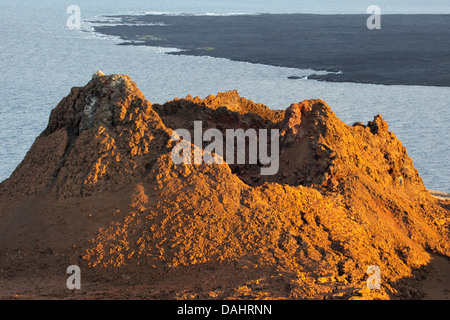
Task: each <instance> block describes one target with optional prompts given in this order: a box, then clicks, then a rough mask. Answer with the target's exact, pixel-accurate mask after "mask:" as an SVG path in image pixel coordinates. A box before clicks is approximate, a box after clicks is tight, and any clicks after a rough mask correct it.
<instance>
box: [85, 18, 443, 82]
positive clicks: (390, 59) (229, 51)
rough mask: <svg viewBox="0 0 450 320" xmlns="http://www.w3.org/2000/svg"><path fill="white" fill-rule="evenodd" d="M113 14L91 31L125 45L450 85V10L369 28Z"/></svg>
mask: <svg viewBox="0 0 450 320" xmlns="http://www.w3.org/2000/svg"><path fill="white" fill-rule="evenodd" d="M108 17H109V18H111V19H112V20H111V21H110V22H107V21H106V22H105V21H104V22H100V21H91V23H92V24H93V27H92V28H93V30H94V32H96V33H99V34H102V35H107V36H115V37H118V38H120V39H121V40H122V42H121V43H119V45H131V46H156V47H164V48H178V49H179V50H180V51H177V52H169V53H168V54H171V55H193V56H210V57H214V58H226V59H230V60H232V61H243V62H250V63H258V64H265V65H271V66H277V67H288V68H297V69H312V70H316V71H321V72H320V73H322V71H326V72H328V73H327V74H320V73H318V72H316V73H313V74H311V75H309V76H308V79H314V80H321V81H328V82H353V83H370V84H382V85H419V86H437V87H446V86H450V78H449V74H450V72H449V70H448V67H446V64H445V61H448V57H449V56H450V43H449V42H448V41H447V39H448V38H449V37H450V30H449V29H448V28H447V27H446V26H447V23H448V18H449V15H386V16H383V25H382V29H380V30H368V29H367V27H366V20H367V15H314V14H258V15H217V16H214V15H155V14H152V15H115V16H108ZM261 30H262V31H261ZM243 43H244V44H245V45H242V44H243ZM374 48H376V50H375V49H374ZM405 48H407V49H408V50H407V51H405ZM442 63H444V64H442Z"/></svg>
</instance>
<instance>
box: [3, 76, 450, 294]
mask: <svg viewBox="0 0 450 320" xmlns="http://www.w3.org/2000/svg"><path fill="white" fill-rule="evenodd" d="M194 121H202V123H203V130H207V129H210V128H215V129H218V130H220V131H221V132H222V133H223V134H225V130H226V129H237V128H242V129H244V130H245V129H249V128H254V129H278V130H279V132H280V166H279V171H278V173H277V174H275V175H272V176H261V175H260V167H261V164H235V165H229V164H226V163H225V164H214V165H207V164H201V165H175V164H174V163H173V162H172V160H171V156H170V155H171V150H172V147H173V146H174V145H175V143H174V142H173V141H172V140H171V135H172V132H173V130H176V129H178V128H185V129H187V130H189V131H190V132H193V129H194V126H193V123H194ZM197 147H201V148H204V147H205V146H204V145H202V146H197ZM0 199H1V201H2V204H4V205H3V206H2V207H1V208H0V254H1V256H2V259H1V260H0V271H2V274H4V275H5V277H7V278H8V279H13V280H14V279H23V278H24V277H26V274H27V273H28V272H30V270H34V271H33V272H34V274H42V277H48V276H49V275H50V274H55V273H56V274H58V273H61V272H62V273H64V272H65V268H67V266H69V265H71V264H75V265H79V266H80V267H81V269H82V272H83V275H84V278H83V279H86V280H85V281H87V282H88V283H89V286H90V287H89V288H90V289H89V290H90V291H89V293H86V296H85V297H84V298H89V297H92V296H95V292H103V297H104V298H106V297H108V294H109V296H112V297H126V293H127V292H128V293H129V292H133V294H135V293H136V292H138V293H137V294H139V289H136V288H137V287H136V285H140V286H144V287H145V288H146V290H147V291H150V292H153V293H152V294H151V295H150V296H148V298H163V299H172V298H208V299H209V298H216V299H224V298H288V299H289V298H293V299H297V298H307V299H329V298H337V299H342V298H344V299H349V298H382V299H385V298H399V297H400V298H402V297H406V298H408V297H409V298H411V297H420V295H421V292H420V290H418V288H417V287H415V286H413V284H414V282H411V281H410V280H411V279H410V278H414V277H417V275H418V274H419V273H420V272H421V271H422V269H423V268H424V267H425V266H426V265H427V263H429V261H430V253H431V252H433V253H438V254H441V255H446V256H450V241H449V224H450V215H449V211H448V210H446V209H444V208H443V207H442V206H440V205H439V204H438V203H437V202H436V200H435V199H434V198H433V197H432V196H431V195H430V193H429V192H428V191H427V190H426V189H425V187H424V184H423V182H422V180H421V178H420V177H419V174H418V172H417V170H416V169H415V168H414V165H413V162H412V160H411V159H410V158H409V156H408V154H407V151H406V149H405V148H404V147H403V146H402V144H401V142H400V141H399V140H398V139H397V138H396V137H395V135H394V134H393V133H392V132H390V131H389V128H388V125H387V123H386V122H385V121H384V120H383V119H382V117H381V116H376V117H375V118H374V120H373V121H371V122H369V123H368V124H367V125H363V124H360V123H357V124H355V125H353V126H348V125H346V124H345V123H343V122H342V121H340V120H339V119H338V118H337V117H336V115H335V114H334V113H333V112H332V111H331V109H330V107H329V106H328V105H327V104H326V103H325V102H323V101H322V100H308V101H303V102H301V103H298V104H293V105H291V106H290V107H289V108H288V109H286V111H279V110H277V111H276V110H270V109H269V108H268V107H266V106H264V105H261V104H255V103H253V102H252V101H250V100H247V99H245V98H241V97H239V95H238V93H237V92H235V91H233V92H227V93H219V94H218V95H217V96H209V97H207V98H206V99H200V98H198V97H196V98H192V97H190V96H188V97H187V98H186V99H175V100H173V101H171V102H168V103H166V104H164V105H156V104H155V105H152V104H150V103H149V102H148V101H147V100H146V99H145V97H144V96H143V95H142V93H141V92H140V91H139V89H138V88H137V87H136V85H135V84H134V83H133V82H132V81H131V80H130V78H129V77H128V76H122V75H111V76H105V75H102V74H100V73H98V74H96V75H94V77H93V79H92V80H91V81H90V82H89V83H88V84H87V85H86V86H85V87H82V88H73V89H72V90H71V92H70V94H69V95H68V96H67V97H66V98H64V99H63V100H62V101H61V102H60V103H59V104H58V106H57V107H56V108H55V109H54V110H53V111H52V113H51V116H50V120H49V124H48V127H47V128H46V129H45V130H44V132H43V133H42V134H41V135H40V136H39V137H38V138H37V139H36V141H35V143H34V144H33V146H32V147H31V149H30V151H29V152H28V153H27V155H26V157H25V159H24V160H23V161H22V163H21V164H20V165H19V166H18V167H17V169H16V170H15V171H14V173H13V174H12V175H11V177H10V178H9V179H7V180H5V181H4V182H2V183H1V184H0ZM373 265H375V266H378V267H379V268H380V270H381V276H382V278H381V289H380V290H369V289H368V288H367V286H366V280H367V278H368V274H367V268H368V267H369V266H373ZM61 270H62V271H61ZM13 280H11V281H13ZM63 283H64V282H63ZM131 285H133V286H131ZM105 288H107V289H105ZM112 288H116V289H112ZM117 288H120V289H117ZM138 288H141V287H138ZM24 290H25V291H28V292H31V294H33V292H34V291H33V288H28V289H24ZM47 290H48V291H50V292H52V294H51V295H52V296H56V297H58V296H64V293H61V292H59V291H55V289H54V287H51V285H49V288H48V289H47ZM136 290H137V291H136ZM47 295H48V293H47Z"/></svg>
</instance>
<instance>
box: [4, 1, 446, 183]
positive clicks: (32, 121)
mask: <svg viewBox="0 0 450 320" xmlns="http://www.w3.org/2000/svg"><path fill="white" fill-rule="evenodd" d="M377 2H378V5H379V6H380V7H381V9H382V13H383V12H385V13H431V14H432V13H450V1H448V0H445V1H387V0H384V1H377ZM338 3H339V4H338ZM72 4H76V5H78V6H79V7H80V9H81V17H82V19H83V20H84V21H90V20H95V19H96V17H98V16H102V15H105V14H121V13H130V12H136V13H139V12H140V13H143V12H171V13H195V14H205V13H208V14H225V13H287V12H298V13H303V12H304V13H324V14H329V13H363V14H364V13H365V10H366V8H367V7H368V6H369V5H370V4H372V3H371V1H339V2H338V1H315V2H314V3H312V2H311V3H310V2H306V1H294V0H292V1H253V0H252V1H245V2H244V1H235V0H232V1H218V0H216V1H211V0H209V1H206V0H205V1H195V0H191V1H174V0H172V1H151V2H148V1H104V0H102V1H85V0H83V1H75V2H72V1H70V2H69V1H56V0H48V1H43V2H37V3H36V2H35V1H31V0H26V1H17V2H9V1H8V2H7V1H3V0H1V1H0V30H1V36H0V37H1V38H0V39H1V41H0V70H1V72H2V74H1V80H0V98H1V99H0V181H2V180H4V179H6V178H8V177H9V175H10V174H11V173H12V171H13V170H14V169H15V167H16V166H17V165H18V164H19V163H20V161H21V160H22V159H23V157H24V156H25V154H26V152H27V151H28V150H29V148H30V146H31V145H32V143H33V141H34V139H35V138H36V137H37V136H38V135H39V134H40V133H41V132H42V131H43V130H44V129H45V127H46V125H47V122H48V117H49V115H50V111H51V110H52V109H53V108H54V107H55V106H56V105H57V104H58V102H59V101H60V100H61V99H62V98H63V97H64V96H66V95H67V94H68V93H69V92H70V88H71V87H73V86H83V85H85V84H86V83H87V82H88V81H89V80H90V78H91V76H92V74H93V73H95V72H96V71H97V70H98V69H100V70H102V71H103V72H105V73H106V74H110V73H124V74H128V75H130V76H131V78H132V79H133V81H135V82H136V83H137V85H138V87H139V88H140V89H141V90H142V92H143V93H144V94H145V96H146V97H147V99H148V100H150V101H151V102H153V103H163V102H165V101H167V100H172V99H173V98H174V97H184V96H186V95H188V94H192V95H194V96H195V95H198V96H200V97H205V96H207V95H209V94H216V93H217V92H220V91H226V90H233V89H237V90H238V91H239V93H240V94H241V95H242V96H245V97H246V98H249V99H252V100H253V101H255V102H261V103H264V104H266V105H268V106H269V107H271V108H274V109H284V108H286V107H288V106H289V105H290V104H291V103H295V102H299V101H302V100H305V99H311V98H321V99H323V100H325V101H326V102H327V103H328V104H329V105H330V106H331V108H332V110H333V111H334V112H335V113H336V114H337V115H338V116H339V117H340V118H341V119H342V120H343V121H344V122H346V123H348V124H352V123H354V122H356V121H362V122H367V121H370V120H372V119H373V117H374V116H375V115H376V114H382V115H383V118H384V119H385V120H386V121H387V122H388V123H389V125H390V129H391V130H392V131H393V132H394V133H395V134H396V135H397V137H398V138H399V139H401V141H402V142H403V144H404V145H405V146H406V148H407V149H408V153H409V155H410V156H411V157H412V158H413V160H414V163H415V166H416V168H417V169H418V170H419V173H420V174H421V176H422V178H423V179H424V182H425V184H426V186H427V187H428V188H430V189H435V190H440V191H444V192H450V184H449V180H450V168H449V165H448V159H449V158H450V135H449V130H448V123H449V121H450V117H449V115H448V111H449V107H450V88H449V87H420V86H383V85H370V84H354V83H327V82H317V81H313V80H296V81H292V80H288V79H287V77H288V76H295V75H297V76H307V75H308V74H310V73H312V71H311V70H298V69H290V68H280V67H271V66H265V65H258V64H250V63H245V62H233V61H229V60H226V59H215V58H209V57H194V56H174V55H167V54H164V50H162V49H161V48H152V47H133V46H117V45H116V44H117V42H118V40H117V39H114V38H110V37H101V36H99V35H96V34H93V33H92V32H89V31H90V28H91V26H90V25H89V24H88V23H86V22H83V23H82V31H80V30H69V29H67V28H66V20H67V18H68V16H69V14H67V13H66V9H67V7H68V6H69V5H72Z"/></svg>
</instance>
